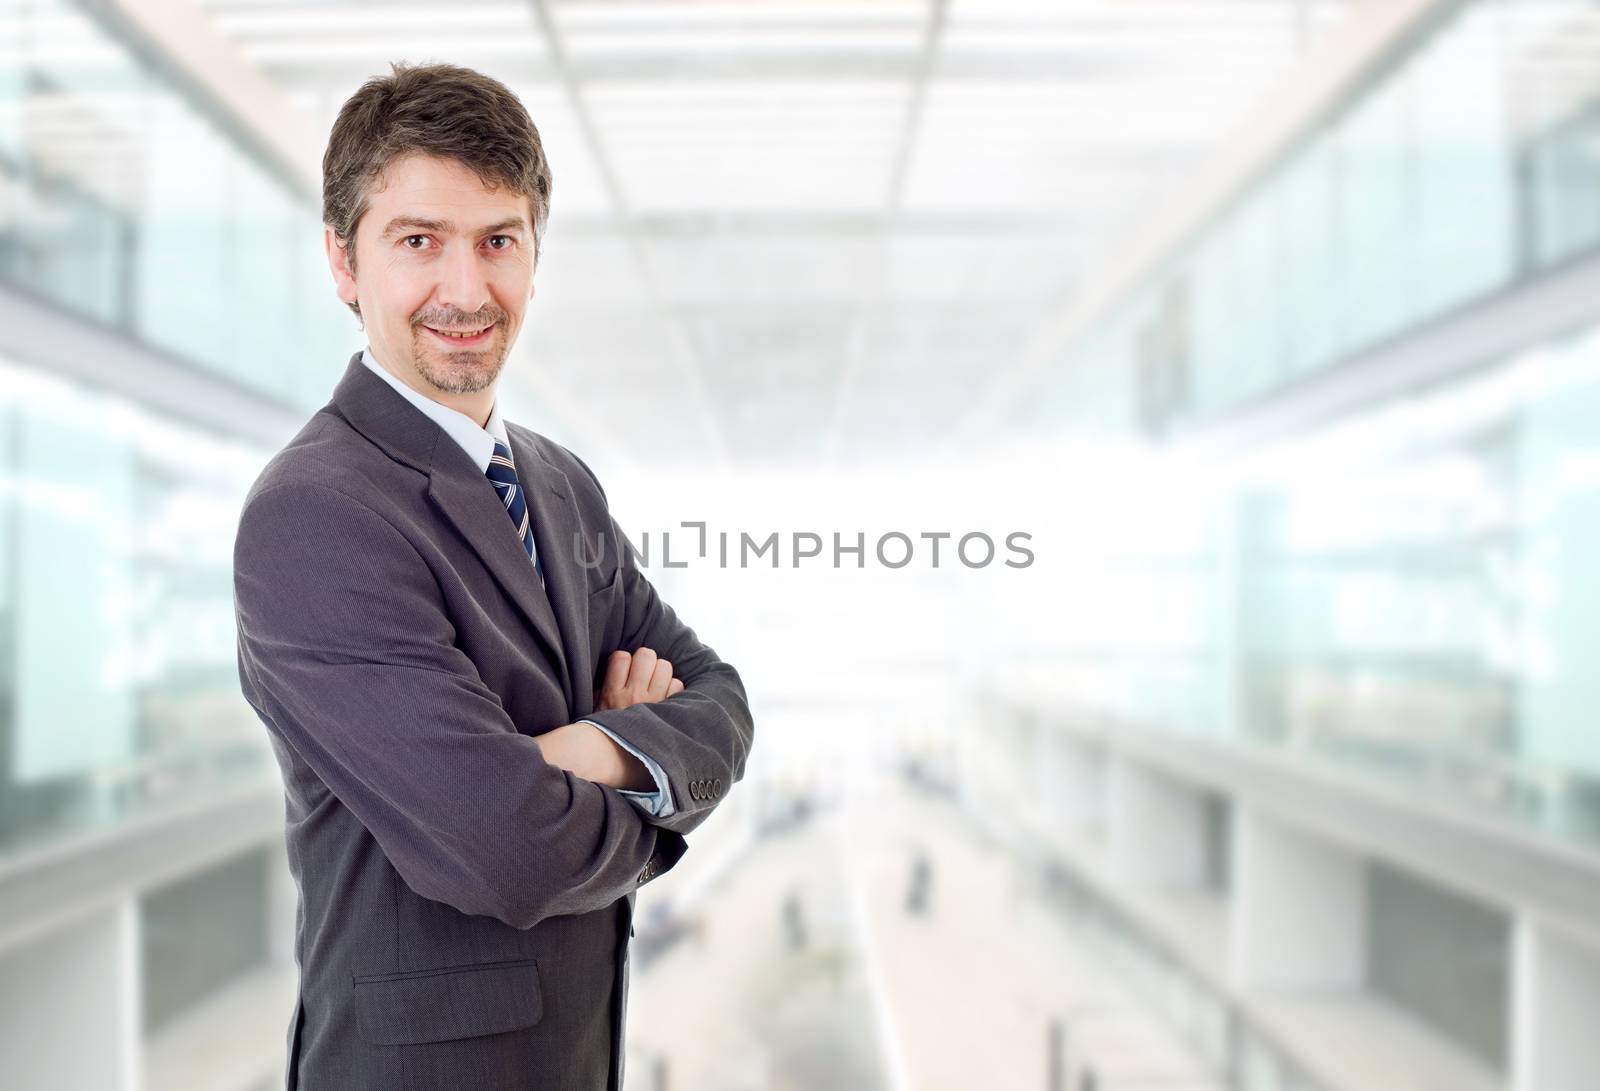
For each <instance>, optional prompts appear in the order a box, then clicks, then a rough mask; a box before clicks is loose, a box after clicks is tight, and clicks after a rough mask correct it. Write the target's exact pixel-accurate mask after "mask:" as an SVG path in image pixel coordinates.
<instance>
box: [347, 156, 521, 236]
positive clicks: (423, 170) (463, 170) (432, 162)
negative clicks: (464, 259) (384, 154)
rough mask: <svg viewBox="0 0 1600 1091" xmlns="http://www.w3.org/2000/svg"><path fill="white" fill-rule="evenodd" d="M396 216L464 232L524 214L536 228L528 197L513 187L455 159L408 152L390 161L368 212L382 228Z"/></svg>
mask: <svg viewBox="0 0 1600 1091" xmlns="http://www.w3.org/2000/svg"><path fill="white" fill-rule="evenodd" d="M392 216H411V217H417V218H424V219H431V220H440V221H448V222H450V223H452V224H453V225H454V226H455V228H456V229H457V230H459V231H472V230H475V229H476V228H478V227H480V226H482V225H484V224H488V223H491V222H494V223H501V222H504V221H505V220H507V219H512V218H520V219H521V220H522V222H523V223H524V224H525V225H527V226H529V227H531V226H532V225H531V222H530V221H529V219H528V199H527V198H526V197H525V196H524V195H523V194H521V193H518V192H516V191H515V190H514V189H512V188H511V187H510V186H498V187H490V186H488V185H486V184H485V183H484V182H483V180H482V179H480V178H479V177H478V176H477V175H476V174H475V173H473V171H472V170H471V169H470V168H468V167H466V166H464V165H463V164H461V163H460V162H457V161H456V160H454V159H443V158H440V157H438V156H432V155H417V154H414V155H407V156H402V157H401V158H399V159H396V160H395V161H394V162H392V163H390V164H389V165H388V166H387V167H386V168H384V171H383V173H382V175H380V176H379V178H378V180H377V181H376V182H375V183H374V184H373V188H372V189H371V190H369V191H368V193H367V215H366V216H364V217H362V219H363V220H364V221H370V222H371V223H372V225H373V228H372V229H373V230H375V231H382V230H383V227H384V225H385V224H387V223H388V222H389V219H390V217H392Z"/></svg>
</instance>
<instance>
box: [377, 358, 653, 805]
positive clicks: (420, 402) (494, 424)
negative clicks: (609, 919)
mask: <svg viewBox="0 0 1600 1091" xmlns="http://www.w3.org/2000/svg"><path fill="white" fill-rule="evenodd" d="M361 362H362V363H363V364H365V365H367V367H368V368H370V369H371V370H372V371H373V372H374V373H376V374H377V376H378V377H379V378H381V379H382V380H383V381H384V382H386V383H388V384H389V385H390V386H392V387H394V388H395V390H397V391H398V392H399V393H400V394H401V396H402V397H404V398H405V399H406V401H408V402H410V403H411V404H412V405H414V406H416V407H417V409H419V410H420V411H421V412H422V413H424V414H426V415H427V417H428V418H429V419H430V420H432V421H433V422H434V423H436V424H437V425H438V426H439V427H440V428H443V429H444V430H445V432H446V434H448V435H449V436H450V438H451V439H453V440H455V441H456V443H458V444H460V446H461V449H462V450H463V451H466V452H467V454H468V455H469V456H470V457H471V458H472V461H473V462H475V463H477V465H478V469H479V470H480V471H482V472H483V474H484V487H485V488H488V489H493V488H494V483H493V482H491V481H490V480H489V477H488V473H489V456H490V455H492V454H494V443H495V440H499V441H500V442H501V443H504V444H505V445H506V449H507V450H510V449H511V441H510V440H509V439H508V438H507V437H506V426H505V423H504V422H503V421H501V419H500V399H499V398H496V399H495V400H494V405H493V406H492V407H491V408H490V410H489V423H488V427H487V428H484V427H481V426H480V425H479V424H478V422H477V421H475V420H473V419H472V418H471V417H469V416H467V415H466V414H465V413H463V412H461V411H460V410H457V409H451V408H450V407H449V406H448V405H443V404H441V403H439V402H436V401H434V400H433V399H432V398H429V397H427V396H425V395H423V394H421V393H419V392H418V391H415V390H413V389H411V387H409V386H407V385H406V384H405V383H403V382H401V381H400V379H399V378H397V377H396V376H394V375H392V374H390V373H389V369H388V368H386V367H384V366H383V365H382V364H380V363H378V361H377V360H376V359H375V358H374V357H373V355H372V349H371V347H368V348H366V349H364V350H362V353H361ZM524 495H532V494H531V493H528V492H527V491H526V490H524ZM506 526H507V527H508V529H510V531H511V533H512V534H513V535H515V534H516V527H513V526H511V521H510V520H509V519H507V520H506ZM529 560H530V563H531V561H532V558H530V559H529ZM537 571H538V570H537V569H535V572H536V573H537ZM538 578H540V579H542V578H543V577H542V575H541V576H538ZM578 722H579V723H585V724H594V726H595V727H598V728H599V729H600V730H601V731H604V732H605V733H606V734H607V735H610V736H611V738H613V739H615V740H616V742H617V745H618V746H620V747H622V748H623V749H624V750H626V751H628V753H630V754H632V755H633V756H634V757H636V758H638V759H639V760H640V761H641V762H643V763H644V766H645V768H646V769H648V770H650V775H651V776H652V777H653V778H655V782H656V790H655V791H653V792H634V791H629V790H628V789H626V788H623V789H619V790H620V791H621V792H622V794H623V795H624V796H627V797H628V799H630V800H631V801H633V802H634V803H636V804H638V805H639V806H640V807H642V808H643V809H644V810H646V811H648V812H649V813H650V814H653V815H656V816H657V817H660V818H666V817H667V816H669V815H671V814H673V813H674V812H675V811H676V810H677V808H676V807H675V806H674V805H673V802H672V791H671V788H670V787H669V786H668V784H667V774H666V773H665V772H664V771H663V770H662V768H661V766H660V765H658V764H657V763H656V762H655V760H654V759H652V758H650V757H648V756H646V755H644V754H641V753H640V752H639V751H638V750H636V749H635V748H634V747H632V746H630V745H629V744H628V743H627V742H625V741H623V740H622V739H620V738H617V736H616V735H615V734H614V733H613V732H611V731H609V730H607V729H606V727H605V725H604V724H597V723H595V722H594V721H593V720H579V721H578Z"/></svg>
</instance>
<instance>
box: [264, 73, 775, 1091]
mask: <svg viewBox="0 0 1600 1091" xmlns="http://www.w3.org/2000/svg"><path fill="white" fill-rule="evenodd" d="M549 201H550V173H549V169H548V167H547V166H546V164H545V159H544V153H543V150H542V147H541V145H540V141H539V135H538V132H537V130H536V129H535V128H534V125H533V123H532V121H531V120H530V119H529V118H528V115H527V113H526V111H525V110H524V109H523V107H522V105H521V103H519V102H518V101H517V99H516V97H515V96H514V95H512V94H511V92H510V91H508V90H507V89H506V88H505V87H504V86H503V85H501V84H499V83H497V82H496V81H494V80H491V79H488V78H486V77H484V76H482V75H480V74H478V73H476V72H472V71H470V70H467V69H462V68H457V67H454V66H447V65H432V66H426V67H408V66H403V65H396V66H394V71H393V72H392V74H391V75H389V76H386V77H379V78H374V79H372V80H369V81H368V82H367V83H366V84H364V85H363V86H362V87H361V88H360V90H358V91H357V92H356V93H355V95H354V96H352V97H351V99H350V100H349V101H348V102H347V103H345V105H344V107H343V109H342V110H341V111H340V113H339V117H338V119H337V121H336V122H335V123H334V127H333V131H332V134H331V136H330V140H329V144H328V149H327V153H326V155H325V157H324V160H323V202H324V209H323V211H324V218H325V220H326V227H325V230H324V242H325V246H326V249H327V253H328V259H329V265H330V268H331V269H332V272H333V278H334V281H335V284H336V286H337V289H338V293H339V297H340V299H342V300H343V301H344V302H345V303H346V304H347V305H348V306H350V307H351V309H352V310H354V311H355V312H356V313H357V315H358V316H359V317H360V318H361V320H362V325H363V328H364V330H365V331H366V334H367V341H368V344H367V348H366V349H365V350H364V351H363V352H361V353H357V354H356V355H354V356H352V357H351V358H350V361H349V363H348V365H347V367H346V369H345V373H344V376H343V377H342V378H341V379H340V380H339V383H338V385H337V387H336V388H335V390H334V392H333V398H332V400H331V401H330V402H329V403H328V404H327V405H325V406H323V407H322V408H321V409H320V410H318V411H317V413H316V414H315V415H313V416H312V418H311V419H310V421H309V422H308V423H307V424H306V425H305V426H304V427H303V428H302V429H301V430H300V432H299V433H298V434H297V435H296V436H295V437H294V438H293V439H292V440H291V441H290V442H289V443H288V445H287V446H285V447H284V449H283V450H282V451H280V452H278V453H277V454H276V455H275V456H274V457H273V458H272V459H271V461H270V462H269V463H268V464H267V466H266V468H265V469H264V470H263V471H262V472H261V475H260V477H259V478H258V479H257V480H256V482H255V483H254V485H253V486H252V487H251V489H250V491H249V494H248V496H247V498H246V501H245V505H244V510H243V513H242V515H241V517H240V522H239V530H238V537H237V540H236V543H235V547H234V602H235V609H236V614H237V621H238V641H239V643H238V658H239V677H240V683H241V686H242V688H243V691H244V694H245V697H246V699H247V700H248V701H249V702H250V704H251V705H252V706H253V707H254V708H255V710H256V712H257V713H258V714H259V716H260V717H261V719H262V721H263V723H264V724H265V725H266V727H267V729H268V733H269V736H270V738H271V741H272V745H273V748H274V751H275V753H276V755H277V759H278V762H279V764H280V766H281V767H282V771H283V780H284V789H285V799H286V841H287V844H288V850H289V865H290V869H291V871H292V872H293V875H294V878H295V882H296V884H297V886H298V889H299V907H298V912H297V919H296V947H295V953H296V960H297V962H298V963H299V967H300V993H299V998H298V1000H297V1003H296V1006H295V1012H294V1015H293V1018H292V1019H291V1022H290V1027H289V1079H288V1086H289V1088H290V1089H291V1091H292V1089H295V1088H300V1089H303V1091H361V1089H366V1088H371V1089H382V1091H402V1089H405V1091H428V1089H432V1088H439V1089H446V1088H449V1089H455V1088H461V1089H472V1091H599V1089H602V1088H611V1089H615V1088H617V1087H619V1086H620V1084H621V1080H622V1040H623V1022H624V1018H625V1013H626V1004H627V981H628V937H629V935H631V933H632V927H631V921H632V916H633V905H634V898H635V891H636V889H637V888H638V887H639V886H641V885H643V884H644V883H647V882H649V881H651V880H652V879H653V878H655V877H657V876H659V875H661V874H662V873H664V872H665V871H667V870H669V869H670V868H672V867H673V866H674V865H675V864H676V863H677V861H678V859H679V858H680V857H681V856H682V855H683V853H684V852H685V851H686V849H687V843H686V841H685V839H684V835H685V834H687V833H689V832H690V831H692V830H693V829H694V828H695V827H696V826H698V825H699V824H700V823H701V822H703V821H704V820H705V819H706V817H707V816H708V815H709V814H710V812H711V810H712V809H713V808H714V807H715V806H716V805H717V804H718V802H720V800H721V799H722V798H723V797H725V795H726V794H727V791H728V789H729V788H730V787H731V786H732V785H733V784H734V782H735V781H737V780H739V779H740V778H741V777H742V776H743V774H744V768H745V760H746V756H747V755H748V753H749V749H750V744H751V740H752V737H753V725H752V722H751V717H750V711H749V708H748V705H747V703H746V699H745V692H744V687H743V685H742V683H741V682H740V679H739V676H738V674H737V673H736V672H735V671H734V669H733V668H732V667H731V666H729V665H728V664H726V663H723V662H722V661H721V660H719V659H718V657H717V656H716V654H715V653H714V652H713V651H712V650H711V648H709V647H707V646H706V645H704V644H702V643H701V642H700V641H699V640H698V639H697V638H696V636H695V634H694V632H693V631H692V630H691V629H689V628H688V627H687V626H686V625H684V624H683V622H681V621H680V620H679V619H678V618H677V616H676V615H675V614H674V612H673V610H672V608H671V607H669V606H668V605H666V604H665V603H664V602H662V601H661V600H660V599H659V598H658V597H657V595H656V592H655V590H654V589H653V588H652V586H651V585H650V583H649V581H648V580H647V579H646V578H645V576H644V574H643V573H642V572H641V571H640V570H639V568H638V566H637V564H636V559H637V558H636V557H635V555H634V554H633V553H632V552H631V551H630V550H629V548H628V546H627V543H626V539H625V538H624V537H623V535H622V532H621V530H620V528H619V527H618V525H617V523H616V522H615V521H614V520H613V519H612V518H611V516H610V514H609V511H608V508H607V505H606V498H605V493H604V491H603V490H602V489H601V487H600V485H599V482H598V481H596V479H595V477H594V475H593V473H591V472H590V470H589V468H588V466H586V465H585V464H584V463H583V462H582V461H581V460H580V459H578V457H577V456H576V455H574V454H572V453H571V452H570V451H568V450H566V449H565V448H564V447H562V446H561V445H559V444H557V443H555V442H553V441H551V440H550V439H548V438H546V437H545V436H543V435H540V434H539V433H537V432H533V431H531V430H529V429H527V428H523V427H522V426H520V425H517V424H513V423H510V422H509V421H504V420H503V419H502V418H501V417H500V414H499V408H498V401H497V400H496V397H495V390H496V383H497V380H498V378H499V375H500V370H501V368H502V367H503V365H504V363H505V360H506V355H507V353H508V352H509V351H510V348H511V345H512V343H513V341H514V340H515V339H516V335H517V332H518V330H519V329H520V328H521V325H522V318H523V312H524V308H525V307H526V306H527V304H528V302H529V301H530V300H531V299H532V298H533V294H534V288H533V276H534V269H535V266H536V263H537V258H538V251H539V243H540V240H541V238H542V234H543V230H544V227H545V224H546V222H547V216H548V212H549ZM598 402H599V399H598V398H597V403H598ZM597 411H599V410H598V405H597ZM597 689H598V692H596V690H597Z"/></svg>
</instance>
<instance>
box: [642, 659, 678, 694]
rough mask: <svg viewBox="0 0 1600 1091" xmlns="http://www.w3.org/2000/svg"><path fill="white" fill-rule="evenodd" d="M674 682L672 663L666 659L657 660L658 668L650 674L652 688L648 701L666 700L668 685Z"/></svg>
mask: <svg viewBox="0 0 1600 1091" xmlns="http://www.w3.org/2000/svg"><path fill="white" fill-rule="evenodd" d="M671 682H672V664H671V663H669V662H667V660H665V659H657V660H656V669H655V670H654V671H653V672H651V675H650V689H649V691H648V695H647V696H646V697H645V700H646V701H652V702H653V701H665V700H666V699H667V686H668V685H669V684H670V683H671Z"/></svg>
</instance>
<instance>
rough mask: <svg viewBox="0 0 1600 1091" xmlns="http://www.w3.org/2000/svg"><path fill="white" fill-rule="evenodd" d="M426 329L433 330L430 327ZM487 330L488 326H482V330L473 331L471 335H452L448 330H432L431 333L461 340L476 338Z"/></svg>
mask: <svg viewBox="0 0 1600 1091" xmlns="http://www.w3.org/2000/svg"><path fill="white" fill-rule="evenodd" d="M428 328H429V329H430V330H433V327H432V326H429V327H428ZM488 328H489V327H488V326H484V327H483V328H482V329H476V330H473V331H472V332H471V333H453V332H451V331H450V330H433V332H434V333H440V334H443V335H444V336H446V337H454V338H457V339H458V340H459V339H462V338H468V337H476V336H478V334H480V333H482V332H483V331H484V330H486V329H488Z"/></svg>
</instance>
